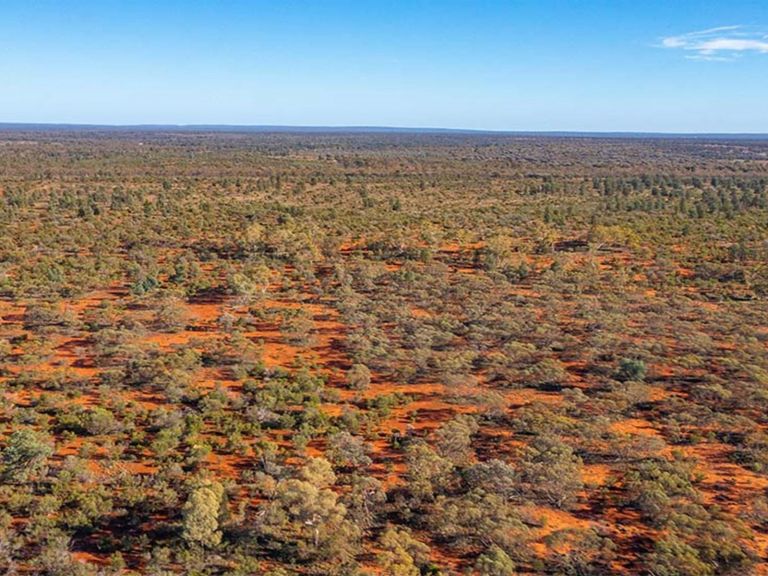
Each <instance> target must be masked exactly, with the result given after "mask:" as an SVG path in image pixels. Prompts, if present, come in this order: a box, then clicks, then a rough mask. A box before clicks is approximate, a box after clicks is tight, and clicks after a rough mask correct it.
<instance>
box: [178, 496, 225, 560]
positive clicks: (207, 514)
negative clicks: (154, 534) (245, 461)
mask: <svg viewBox="0 0 768 576" xmlns="http://www.w3.org/2000/svg"><path fill="white" fill-rule="evenodd" d="M223 504H224V487H223V486H222V485H221V484H219V483H218V482H212V483H210V484H206V485H203V486H200V487H198V488H196V489H195V490H193V491H192V493H191V494H190V496H189V499H188V500H187V502H186V504H184V508H183V511H182V513H183V516H184V522H183V526H184V530H183V534H182V537H183V538H184V540H185V541H186V542H187V543H188V544H198V545H200V546H204V547H206V548H215V547H216V546H218V545H219V544H220V543H221V536H222V535H221V530H220V527H219V520H220V518H221V512H222V506H223Z"/></svg>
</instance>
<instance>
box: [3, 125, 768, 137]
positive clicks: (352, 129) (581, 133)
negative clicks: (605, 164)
mask: <svg viewBox="0 0 768 576" xmlns="http://www.w3.org/2000/svg"><path fill="white" fill-rule="evenodd" d="M46 129H47V130H53V131H55V130H62V131H67V130H69V131H78V130H80V131H94V132H97V131H102V132H108V131H130V130H135V131H139V132H173V131H181V132H203V133H204V132H222V133H226V132H229V133H243V132H246V133H247V132H251V133H269V132H272V133H360V134H365V133H380V134H381V133H400V134H430V133H431V134H457V135H460V134H466V135H471V134H475V135H498V136H505V135H508V136H515V135H517V136H572V137H589V136H593V137H611V136H612V137H641V138H642V137H677V138H686V137H687V138H705V137H719V138H728V137H731V138H733V137H736V138H758V139H765V138H768V132H674V131H669V132H667V131H642V130H506V129H483V128H446V127H419V126H379V125H366V124H360V125H355V124H353V125H322V124H316V125H311V124H310V125H303V124H209V123H200V124H198V123H184V124H174V123H141V124H99V123H87V122H83V123H80V122H0V131H6V132H7V131H19V132H22V131H24V130H31V131H41V130H46Z"/></svg>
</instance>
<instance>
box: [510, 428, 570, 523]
mask: <svg viewBox="0 0 768 576" xmlns="http://www.w3.org/2000/svg"><path fill="white" fill-rule="evenodd" d="M581 466H582V463H581V458H579V457H578V456H576V455H575V454H574V453H573V449H572V448H571V447H570V446H568V445H567V444H565V443H564V442H563V441H561V440H560V439H559V438H557V437H555V436H540V437H537V438H536V439H534V440H533V442H532V443H531V445H530V446H528V447H527V449H526V450H525V453H524V454H523V458H522V461H521V462H520V466H519V472H520V481H521V484H522V486H523V489H524V490H525V491H527V492H528V493H529V494H531V495H533V496H534V497H537V498H540V499H542V500H544V501H546V502H548V503H549V504H552V505H553V506H556V507H557V508H565V507H568V506H570V505H571V504H573V500H574V498H575V497H576V494H577V493H578V492H579V491H580V490H581V489H582V487H583V483H582V480H581Z"/></svg>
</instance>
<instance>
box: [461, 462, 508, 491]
mask: <svg viewBox="0 0 768 576" xmlns="http://www.w3.org/2000/svg"><path fill="white" fill-rule="evenodd" d="M465 478H466V481H467V484H468V485H469V487H470V489H480V490H483V491H485V492H489V493H491V494H497V495H499V496H502V497H503V498H508V499H509V498H512V497H513V496H515V495H516V494H517V493H518V492H519V487H518V484H517V474H516V472H515V469H514V468H513V467H512V466H510V465H509V464H507V463H506V462H503V461H501V460H496V459H494V460H488V461H487V462H478V463H477V464H475V465H474V466H472V467H471V468H468V469H467V471H466V474H465Z"/></svg>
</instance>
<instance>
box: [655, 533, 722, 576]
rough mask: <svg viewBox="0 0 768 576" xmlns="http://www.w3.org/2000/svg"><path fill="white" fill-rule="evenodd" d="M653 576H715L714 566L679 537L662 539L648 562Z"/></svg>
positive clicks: (672, 536) (673, 536) (671, 536)
mask: <svg viewBox="0 0 768 576" xmlns="http://www.w3.org/2000/svg"><path fill="white" fill-rule="evenodd" d="M647 567H648V572H649V574H651V575H652V576H714V574H715V571H714V566H712V565H711V564H708V563H706V562H704V561H702V559H701V558H700V557H699V553H698V552H697V551H696V549H695V548H693V547H691V546H689V545H688V544H686V543H685V542H684V541H682V540H680V539H679V538H678V537H677V536H675V535H674V534H673V535H670V536H667V537H664V538H662V539H661V540H659V541H658V542H656V545H655V546H654V549H653V552H652V553H651V554H649V556H648V561H647Z"/></svg>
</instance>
